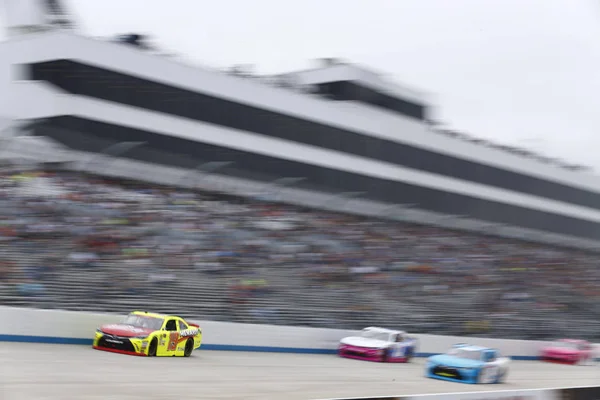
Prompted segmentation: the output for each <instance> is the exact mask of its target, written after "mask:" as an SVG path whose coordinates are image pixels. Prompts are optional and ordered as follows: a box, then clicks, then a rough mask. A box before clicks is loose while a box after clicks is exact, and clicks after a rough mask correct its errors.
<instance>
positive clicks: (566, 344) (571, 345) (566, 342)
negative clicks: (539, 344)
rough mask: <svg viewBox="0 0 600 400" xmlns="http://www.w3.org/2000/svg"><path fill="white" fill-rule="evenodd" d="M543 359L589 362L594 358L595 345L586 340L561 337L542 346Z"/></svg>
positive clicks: (572, 362) (541, 355)
mask: <svg viewBox="0 0 600 400" xmlns="http://www.w3.org/2000/svg"><path fill="white" fill-rule="evenodd" d="M540 359H541V360H542V361H550V362H559V363H565V364H588V363H590V362H592V361H593V360H594V347H593V345H592V344H591V343H590V342H588V341H585V340H574V339H560V340H556V341H554V342H553V343H552V344H550V345H548V346H546V347H544V348H542V351H541V354H540Z"/></svg>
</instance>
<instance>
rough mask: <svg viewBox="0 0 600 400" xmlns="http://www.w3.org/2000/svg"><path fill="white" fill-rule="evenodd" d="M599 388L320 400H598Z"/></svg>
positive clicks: (599, 395) (599, 396)
mask: <svg viewBox="0 0 600 400" xmlns="http://www.w3.org/2000/svg"><path fill="white" fill-rule="evenodd" d="M598 399H600V386H586V387H570V388H555V389H523V390H498V391H484V392H461V393H440V394H419V395H411V396H384V397H351V398H349V397H345V398H337V399H322V400H598Z"/></svg>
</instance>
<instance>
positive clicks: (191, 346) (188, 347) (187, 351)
mask: <svg viewBox="0 0 600 400" xmlns="http://www.w3.org/2000/svg"><path fill="white" fill-rule="evenodd" d="M193 350H194V339H188V340H187V342H185V349H184V350H183V356H184V357H189V356H191V355H192V351H193Z"/></svg>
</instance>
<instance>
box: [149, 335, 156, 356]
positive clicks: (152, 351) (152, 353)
mask: <svg viewBox="0 0 600 400" xmlns="http://www.w3.org/2000/svg"><path fill="white" fill-rule="evenodd" d="M157 348H158V342H157V341H156V338H154V339H152V341H151V342H150V347H148V357H156V349H157Z"/></svg>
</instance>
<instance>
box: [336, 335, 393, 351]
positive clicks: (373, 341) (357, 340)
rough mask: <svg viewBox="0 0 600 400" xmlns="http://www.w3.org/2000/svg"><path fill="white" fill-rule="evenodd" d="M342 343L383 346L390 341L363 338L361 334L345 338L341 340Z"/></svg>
mask: <svg viewBox="0 0 600 400" xmlns="http://www.w3.org/2000/svg"><path fill="white" fill-rule="evenodd" d="M340 343H341V344H345V345H348V346H356V347H368V348H382V347H386V346H387V345H388V344H389V343H388V342H386V341H384V340H377V339H369V338H363V337H360V336H350V337H346V338H343V339H342V340H341V341H340Z"/></svg>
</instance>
